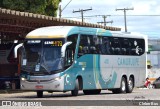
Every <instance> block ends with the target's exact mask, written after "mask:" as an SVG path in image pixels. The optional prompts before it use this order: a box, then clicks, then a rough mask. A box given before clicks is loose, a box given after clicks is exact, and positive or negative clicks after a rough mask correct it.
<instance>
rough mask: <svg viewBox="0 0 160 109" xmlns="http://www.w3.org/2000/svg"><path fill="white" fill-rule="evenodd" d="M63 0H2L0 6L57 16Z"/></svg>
mask: <svg viewBox="0 0 160 109" xmlns="http://www.w3.org/2000/svg"><path fill="white" fill-rule="evenodd" d="M60 1H61V0H0V7H3V8H7V9H13V10H17V11H24V12H31V13H37V14H44V15H49V16H56V14H57V9H58V5H59V3H60Z"/></svg>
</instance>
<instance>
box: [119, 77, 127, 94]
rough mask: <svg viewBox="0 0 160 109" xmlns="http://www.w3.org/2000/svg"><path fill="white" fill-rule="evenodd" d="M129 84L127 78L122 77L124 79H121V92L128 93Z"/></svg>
mask: <svg viewBox="0 0 160 109" xmlns="http://www.w3.org/2000/svg"><path fill="white" fill-rule="evenodd" d="M126 86H127V82H126V79H125V78H124V77H122V80H121V87H120V89H119V92H120V93H126V88H127V87H126Z"/></svg>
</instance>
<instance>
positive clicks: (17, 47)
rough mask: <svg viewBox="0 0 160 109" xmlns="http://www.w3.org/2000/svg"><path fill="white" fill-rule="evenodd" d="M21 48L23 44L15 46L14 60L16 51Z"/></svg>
mask: <svg viewBox="0 0 160 109" xmlns="http://www.w3.org/2000/svg"><path fill="white" fill-rule="evenodd" d="M22 46H23V43H20V44H18V45H16V46H15V48H14V58H17V51H18V49H19V48H20V47H22Z"/></svg>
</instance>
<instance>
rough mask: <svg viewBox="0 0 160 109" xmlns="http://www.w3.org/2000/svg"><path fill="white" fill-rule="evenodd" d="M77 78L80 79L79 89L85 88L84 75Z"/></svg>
mask: <svg viewBox="0 0 160 109" xmlns="http://www.w3.org/2000/svg"><path fill="white" fill-rule="evenodd" d="M77 79H78V81H79V90H82V89H83V79H82V76H77Z"/></svg>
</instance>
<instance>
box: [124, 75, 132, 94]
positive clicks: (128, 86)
mask: <svg viewBox="0 0 160 109" xmlns="http://www.w3.org/2000/svg"><path fill="white" fill-rule="evenodd" d="M133 88H134V81H133V78H132V77H130V78H129V81H128V83H127V89H126V92H127V93H131V92H132V91H133Z"/></svg>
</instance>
